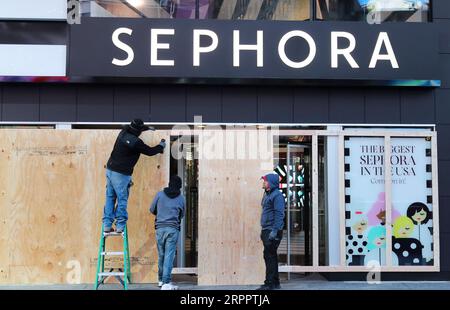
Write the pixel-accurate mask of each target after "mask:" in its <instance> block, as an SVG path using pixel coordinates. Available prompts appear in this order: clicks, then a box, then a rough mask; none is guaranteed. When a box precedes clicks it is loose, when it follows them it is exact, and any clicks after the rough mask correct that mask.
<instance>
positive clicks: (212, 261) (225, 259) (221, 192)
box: [198, 137, 273, 285]
mask: <svg viewBox="0 0 450 310" xmlns="http://www.w3.org/2000/svg"><path fill="white" fill-rule="evenodd" d="M199 143H200V144H199V145H200V152H202V150H205V145H206V144H207V143H210V142H206V141H205V139H203V138H202V137H200V139H199ZM269 152H270V154H273V152H272V143H270V150H269ZM232 157H233V156H232ZM237 157H238V156H234V158H227V159H223V158H218V159H217V158H211V157H208V158H205V157H204V158H201V159H200V161H199V222H198V226H199V233H198V236H199V237H198V238H199V247H198V262H199V263H198V283H199V285H232V284H240V285H244V284H260V283H262V282H263V281H264V276H265V267H264V261H263V246H262V243H261V241H260V230H261V227H260V215H261V198H262V194H263V191H262V189H261V180H260V178H261V176H262V175H264V174H265V173H267V172H269V171H270V170H271V169H270V164H271V162H272V156H270V158H269V159H268V160H266V163H267V162H269V169H267V167H268V166H267V165H266V167H262V165H261V164H262V161H261V160H258V159H238V158H237Z"/></svg>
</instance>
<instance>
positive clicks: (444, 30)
mask: <svg viewBox="0 0 450 310" xmlns="http://www.w3.org/2000/svg"><path fill="white" fill-rule="evenodd" d="M448 2H449V3H450V1H448ZM435 23H436V24H437V25H438V26H439V52H440V53H450V19H437V20H436V21H435Z"/></svg>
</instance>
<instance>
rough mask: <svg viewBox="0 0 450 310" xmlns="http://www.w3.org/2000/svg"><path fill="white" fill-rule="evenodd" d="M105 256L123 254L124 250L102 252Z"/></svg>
mask: <svg viewBox="0 0 450 310" xmlns="http://www.w3.org/2000/svg"><path fill="white" fill-rule="evenodd" d="M102 255H103V256H119V255H120V256H122V255H123V252H102Z"/></svg>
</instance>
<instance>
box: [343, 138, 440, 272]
mask: <svg viewBox="0 0 450 310" xmlns="http://www.w3.org/2000/svg"><path fill="white" fill-rule="evenodd" d="M389 160H390V162H391V171H390V173H391V179H392V190H391V191H392V198H391V200H392V215H391V219H392V222H391V225H392V264H393V266H397V265H432V264H433V225H432V223H433V221H432V203H433V202H432V188H431V184H432V182H431V143H430V141H427V139H425V138H391V156H390V159H389ZM384 161H385V156H384V139H383V138H378V137H349V138H346V141H345V187H346V188H345V202H346V204H345V205H346V213H345V217H346V263H347V265H348V266H363V265H368V264H369V262H371V261H372V262H373V261H376V262H378V263H379V264H380V265H385V264H386V203H385V185H384V183H385V169H384V165H385V163H384Z"/></svg>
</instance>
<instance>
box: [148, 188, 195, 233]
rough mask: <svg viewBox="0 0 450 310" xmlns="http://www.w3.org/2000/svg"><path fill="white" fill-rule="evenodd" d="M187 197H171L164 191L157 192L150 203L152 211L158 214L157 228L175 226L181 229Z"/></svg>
mask: <svg viewBox="0 0 450 310" xmlns="http://www.w3.org/2000/svg"><path fill="white" fill-rule="evenodd" d="M185 206H186V203H185V199H184V196H183V195H181V194H180V195H178V196H176V197H175V198H170V197H169V196H167V194H166V193H165V192H164V191H160V192H158V193H157V194H156V196H155V198H154V199H153V202H152V204H151V205H150V212H151V213H153V214H154V215H156V219H155V227H156V229H158V228H162V227H173V228H176V229H178V230H180V224H181V219H182V218H183V217H184V210H185Z"/></svg>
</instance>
